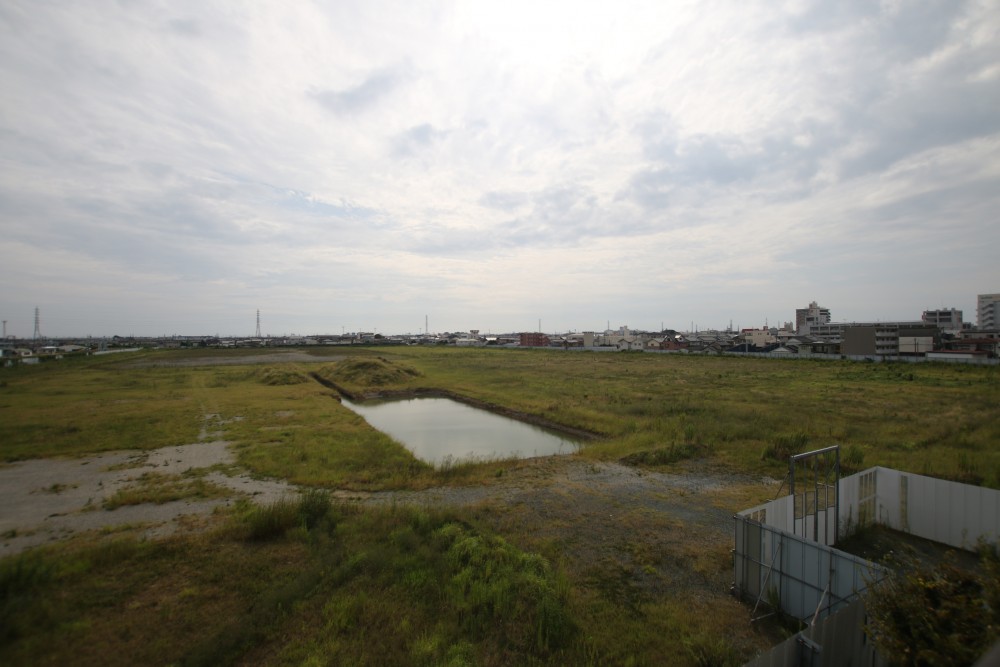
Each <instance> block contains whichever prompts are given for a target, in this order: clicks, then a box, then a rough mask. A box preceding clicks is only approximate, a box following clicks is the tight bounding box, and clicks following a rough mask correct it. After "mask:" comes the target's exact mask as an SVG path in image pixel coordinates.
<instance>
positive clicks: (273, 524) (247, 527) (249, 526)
mask: <svg viewBox="0 0 1000 667" xmlns="http://www.w3.org/2000/svg"><path fill="white" fill-rule="evenodd" d="M332 510H333V504H332V503H331V501H330V494H329V493H327V492H326V491H322V490H316V489H312V490H308V491H305V492H303V493H302V495H301V496H299V498H298V499H297V500H292V499H289V498H285V497H282V498H280V499H278V500H276V501H274V502H273V503H270V504H268V505H254V506H252V507H251V508H250V509H249V511H247V512H246V513H245V514H244V515H243V517H242V530H243V532H244V534H245V537H246V539H248V540H251V541H264V540H272V539H277V538H280V537H283V536H284V535H285V534H286V533H287V532H288V531H289V530H291V529H293V528H304V529H305V530H312V529H314V528H316V527H317V526H319V525H321V524H322V523H327V524H328V527H329V528H332V527H333V526H334V520H333V516H332Z"/></svg>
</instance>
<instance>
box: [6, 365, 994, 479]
mask: <svg viewBox="0 0 1000 667" xmlns="http://www.w3.org/2000/svg"><path fill="white" fill-rule="evenodd" d="M255 352H256V353H257V354H260V351H259V350H258V351H255ZM311 352H312V351H311ZM320 352H324V353H328V354H332V351H330V350H320ZM335 352H337V353H338V354H339V355H340V356H339V357H334V358H331V357H324V356H322V355H318V356H317V357H316V359H317V362H318V363H316V364H283V365H280V366H275V365H273V364H272V365H268V366H208V367H198V366H190V367H189V366H184V367H171V366H169V365H166V366H153V367H144V368H136V367H135V361H136V360H137V358H136V357H130V359H129V360H128V361H127V362H125V361H121V362H115V363H111V362H108V361H94V360H67V363H64V364H59V363H50V364H43V365H40V366H36V367H20V368H13V369H0V373H2V376H3V386H0V406H2V407H3V408H4V413H5V418H4V419H3V420H2V421H0V459H3V460H7V461H13V460H18V459H24V458H34V457H45V456H56V455H79V454H84V453H93V452H96V451H101V450H113V449H126V448H138V449H150V448H156V447H162V446H167V445H177V444H187V443H190V442H195V441H197V439H198V434H199V432H200V430H201V429H202V428H203V427H204V426H205V423H206V422H205V415H208V414H218V415H219V416H220V417H219V418H220V420H221V421H222V422H225V423H226V425H225V427H224V429H223V430H224V437H225V438H226V439H229V440H231V441H233V442H234V443H235V444H236V450H237V453H238V457H239V463H240V464H241V465H243V466H246V467H248V468H250V469H251V470H252V471H255V472H257V473H259V474H261V475H266V476H274V477H281V478H285V479H288V480H290V481H292V482H295V483H297V484H304V485H310V486H320V487H343V488H351V489H379V488H407V487H410V488H421V487H425V486H428V485H431V484H435V483H442V482H444V481H447V482H452V483H454V482H458V481H462V480H464V481H465V482H467V483H475V482H481V481H483V480H484V479H485V478H486V477H488V476H489V475H490V474H493V472H494V470H493V469H492V468H490V466H485V467H482V468H483V470H484V472H483V473H482V474H480V473H477V472H476V471H475V470H470V469H464V470H463V471H462V474H461V475H457V474H456V470H451V471H449V472H448V473H447V474H448V475H449V476H446V475H445V473H444V472H440V471H439V472H435V471H433V470H431V469H430V467H429V466H427V465H425V464H423V463H421V462H420V461H417V460H416V459H414V458H413V457H412V456H411V455H410V454H409V452H408V451H407V450H406V449H405V448H403V447H402V446H400V445H399V444H398V443H396V442H394V441H392V440H391V439H390V438H388V437H386V436H384V435H382V434H381V433H378V432H377V431H374V430H373V429H371V428H370V427H369V426H368V425H367V424H366V423H365V422H364V421H363V420H362V419H361V418H360V417H358V416H357V415H355V414H354V413H352V412H350V411H349V410H346V409H344V408H343V407H341V406H340V405H339V404H337V402H336V401H335V400H334V399H333V398H332V394H333V392H332V391H331V390H329V389H328V388H326V387H323V386H321V385H320V384H319V383H317V382H315V381H312V380H311V379H310V378H308V374H309V373H313V372H315V373H318V374H319V375H321V376H322V377H324V378H326V379H327V380H330V381H333V382H335V383H336V384H338V386H343V387H344V388H345V389H347V390H348V391H351V392H355V393H360V394H367V393H373V392H394V391H396V392H398V391H414V390H419V389H430V390H443V391H450V392H453V393H456V394H460V395H462V396H465V397H467V398H470V399H474V400H478V401H482V402H484V403H487V404H491V405H494V406H497V407H499V408H502V409H507V410H511V411H515V412H520V413H523V414H526V415H531V416H533V417H536V418H540V419H543V420H546V421H548V422H550V423H554V424H561V425H564V426H567V427H572V428H576V429H582V430H585V431H590V432H592V433H595V434H599V435H600V436H601V437H600V438H599V439H598V440H596V441H594V442H591V443H589V444H588V445H587V446H586V447H585V448H584V450H583V452H582V454H581V455H582V456H584V457H590V458H594V459H602V460H621V461H624V462H626V463H632V464H634V465H642V466H666V467H669V466H675V465H677V463H678V462H681V461H683V460H684V459H685V458H708V459H711V460H714V461H716V462H717V463H720V464H722V465H726V466H730V467H732V468H734V469H737V470H740V471H756V472H760V473H762V474H769V475H772V476H781V475H782V474H783V472H784V469H785V467H786V460H787V455H788V454H791V453H795V452H797V451H802V450H805V449H810V448H817V447H824V446H827V445H830V444H835V443H836V444H841V445H843V446H844V447H845V454H846V453H847V452H850V453H851V461H852V462H853V465H855V466H857V465H859V464H860V463H863V464H864V465H886V466H891V467H895V468H899V469H902V470H907V471H909V472H914V473H919V474H929V475H935V476H941V477H947V478H952V479H959V480H963V481H969V482H973V483H982V484H986V485H990V486H993V487H998V486H1000V448H997V447H996V446H995V444H996V443H997V442H998V441H1000V369H998V368H996V367H987V368H982V367H971V366H961V365H948V364H919V365H910V364H872V363H856V362H839V361H832V362H830V361H803V360H789V361H785V360H771V359H738V358H730V357H699V356H682V355H651V354H596V353H586V352H583V353H567V352H559V351H551V352H550V351H542V350H540V351H523V350H522V351H515V350H483V349H478V350H473V349H441V348H410V347H407V348H376V349H374V350H365V349H351V350H344V349H338V350H335ZM245 353H247V352H246V351H242V350H240V351H222V350H194V351H182V352H156V353H148V354H145V356H142V357H139V358H138V360H139V361H145V362H147V363H151V364H170V363H174V362H176V361H178V360H179V361H183V362H185V363H188V362H192V361H197V360H198V359H201V358H205V357H209V356H215V357H217V356H220V355H222V356H227V355H230V354H232V355H234V358H236V359H238V358H240V355H242V354H245ZM344 355H347V356H346V358H345V356H344ZM331 359H337V360H335V361H334V360H331ZM234 418H240V419H239V421H235V420H234ZM496 467H497V466H495V465H494V466H493V468H496Z"/></svg>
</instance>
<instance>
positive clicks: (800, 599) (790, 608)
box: [733, 515, 883, 621]
mask: <svg viewBox="0 0 1000 667" xmlns="http://www.w3.org/2000/svg"><path fill="white" fill-rule="evenodd" d="M733 520H734V521H735V524H736V531H735V548H734V550H733V586H734V589H735V592H736V593H737V594H738V595H739V596H740V597H742V598H743V599H745V600H747V601H749V602H752V603H753V604H754V612H755V613H757V612H758V611H759V610H760V611H761V612H762V610H763V609H764V607H763V606H762V605H767V607H768V608H772V607H774V606H777V607H779V608H780V609H781V610H782V611H784V612H785V613H787V614H789V615H791V616H794V617H796V618H798V619H802V620H806V621H811V620H812V619H816V618H823V617H825V616H827V615H829V614H831V613H832V612H834V611H837V610H838V609H840V608H841V607H843V606H844V605H846V604H847V603H849V602H851V601H852V600H853V599H855V598H856V596H857V594H858V593H859V592H861V591H863V590H864V589H865V588H867V587H868V585H869V584H870V583H871V582H874V581H877V580H878V579H880V578H881V577H882V576H883V570H882V568H880V567H879V566H878V565H875V564H874V563H871V562H869V561H866V560H865V559H863V558H858V557H857V556H852V555H851V554H848V553H844V552H843V551H838V550H837V549H834V548H833V547H830V546H827V545H824V544H819V543H817V542H814V541H812V540H810V539H807V538H805V537H800V536H797V535H794V534H792V533H790V532H787V531H784V530H781V529H779V528H775V527H773V526H768V525H766V524H763V523H760V522H758V521H755V520H753V519H751V518H750V517H748V516H740V515H737V516H735V517H733Z"/></svg>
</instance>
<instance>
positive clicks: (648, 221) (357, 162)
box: [0, 0, 1000, 337]
mask: <svg viewBox="0 0 1000 667" xmlns="http://www.w3.org/2000/svg"><path fill="white" fill-rule="evenodd" d="M985 292H1000V2H998V1H997V0H987V1H982V2H961V1H959V0H942V1H939V2H935V1H932V0H916V1H909V0H886V1H883V2H881V3H879V2H877V1H876V0H859V1H857V2H839V1H838V2H830V1H829V0H817V1H816V2H809V1H804V0H803V1H788V2H784V3H781V2H773V1H771V0H766V1H760V2H753V1H746V0H739V1H733V2H711V1H709V2H675V1H670V2H664V1H662V0H654V1H652V2H649V3H642V2H634V3H633V2H621V3H612V2H607V1H603V2H594V3H587V2H581V1H580V0H573V1H571V2H539V1H538V0H534V1H532V2H511V1H504V2H472V1H463V2H394V3H387V2H373V1H369V0H366V1H364V2H361V1H358V2H315V3H314V2H306V1H296V2H285V1H281V2H265V1H261V0H254V1H253V2H228V3H221V2H205V1H203V0H199V1H198V2H183V1H177V0H170V1H169V2H162V3H156V2H131V1H125V0H122V1H120V2H111V1H102V0H88V2H78V1H76V0H66V1H46V0H24V1H18V0H5V1H4V2H3V3H0V317H2V319H4V320H7V333H8V335H16V336H24V337H30V336H31V335H32V334H33V330H34V320H33V318H34V309H35V308H36V307H38V308H39V309H40V315H41V332H42V334H43V335H50V336H59V335H88V334H90V335H95V336H97V335H106V334H121V335H125V334H136V335H161V334H168V335H169V334H215V333H218V334H222V335H227V334H239V335H251V334H253V333H254V329H255V318H256V312H257V310H258V309H259V310H260V319H261V330H262V332H263V333H264V334H274V335H278V334H287V333H299V334H309V333H322V332H326V333H340V332H341V331H342V330H346V331H357V330H366V331H371V330H377V331H378V332H379V333H396V332H412V333H417V332H419V331H421V330H422V329H423V327H424V318H425V316H427V317H428V319H429V324H430V330H431V331H432V332H434V331H457V330H467V329H480V330H482V331H484V332H485V331H493V332H502V331H519V330H535V329H537V327H538V323H539V320H541V327H542V329H543V330H545V331H549V332H552V331H566V330H578V331H581V330H603V329H604V328H605V326H607V324H608V323H609V322H610V324H611V326H612V327H614V328H617V327H618V326H620V325H629V326H631V327H632V328H637V329H650V330H652V329H659V328H660V326H661V323H662V324H663V325H665V326H666V327H671V328H675V329H687V328H688V327H690V326H691V324H692V323H694V324H695V325H697V326H699V328H702V329H706V328H710V327H720V328H722V327H726V326H728V325H729V323H730V321H732V323H733V326H740V327H750V326H761V325H763V324H764V323H765V321H767V323H769V324H771V325H774V324H778V325H780V324H782V323H783V322H785V321H789V320H793V319H794V314H795V313H794V311H795V308H797V307H805V306H806V305H807V304H808V303H809V302H810V301H813V300H815V301H818V302H819V303H820V305H822V306H825V307H827V308H830V309H831V311H832V315H833V319H834V320H835V321H841V320H848V321H850V320H876V319H881V320H892V319H906V320H915V319H919V318H920V314H921V312H922V311H923V310H924V309H927V308H936V307H955V308H960V309H962V310H964V312H965V319H966V320H967V321H970V320H971V321H973V322H974V321H975V305H976V300H975V299H976V294H977V293H985Z"/></svg>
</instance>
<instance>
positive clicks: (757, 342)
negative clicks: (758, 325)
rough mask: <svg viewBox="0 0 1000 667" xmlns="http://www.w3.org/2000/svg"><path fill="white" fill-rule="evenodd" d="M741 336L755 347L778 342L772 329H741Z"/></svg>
mask: <svg viewBox="0 0 1000 667" xmlns="http://www.w3.org/2000/svg"><path fill="white" fill-rule="evenodd" d="M740 338H742V339H743V342H745V343H749V344H750V345H752V346H753V347H755V348H764V347H767V346H768V345H773V344H774V343H776V342H778V338H777V337H776V336H775V335H774V334H773V333H771V330H770V329H743V330H742V331H740Z"/></svg>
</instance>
